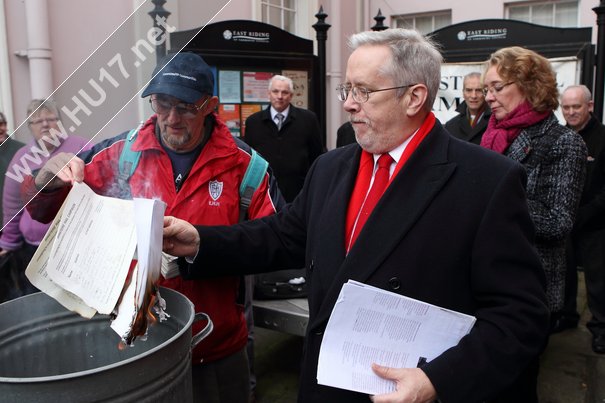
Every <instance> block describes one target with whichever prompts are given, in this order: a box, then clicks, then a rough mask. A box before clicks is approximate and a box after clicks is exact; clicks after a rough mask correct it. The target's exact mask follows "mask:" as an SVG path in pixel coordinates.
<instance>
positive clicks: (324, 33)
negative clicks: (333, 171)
mask: <svg viewBox="0 0 605 403" xmlns="http://www.w3.org/2000/svg"><path fill="white" fill-rule="evenodd" d="M327 16H328V14H326V13H324V9H323V7H322V6H320V7H319V11H318V12H317V14H315V18H317V23H315V24H313V28H315V31H316V32H317V58H318V64H319V66H318V75H319V77H318V82H319V97H318V99H319V105H318V106H317V117H318V119H319V126H320V127H321V136H322V139H323V143H324V146H326V139H327V137H326V121H327V119H326V114H327V110H326V41H327V40H328V29H330V26H331V25H330V24H327V23H326V17H327Z"/></svg>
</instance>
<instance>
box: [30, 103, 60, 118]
mask: <svg viewBox="0 0 605 403" xmlns="http://www.w3.org/2000/svg"><path fill="white" fill-rule="evenodd" d="M42 109H44V110H47V111H48V112H50V113H52V114H53V115H55V116H56V117H57V118H58V119H59V120H61V112H59V108H58V107H57V104H56V103H55V101H53V100H52V99H46V100H44V99H34V100H32V101H31V102H30V103H29V105H28V106H27V116H31V115H32V114H34V115H35V116H38V115H39V114H40V112H41V111H42Z"/></svg>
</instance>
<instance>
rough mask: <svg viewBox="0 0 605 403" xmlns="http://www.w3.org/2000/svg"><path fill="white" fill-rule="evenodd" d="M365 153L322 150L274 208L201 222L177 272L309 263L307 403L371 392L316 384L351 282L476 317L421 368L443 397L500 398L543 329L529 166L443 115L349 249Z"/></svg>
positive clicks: (359, 398)
mask: <svg viewBox="0 0 605 403" xmlns="http://www.w3.org/2000/svg"><path fill="white" fill-rule="evenodd" d="M360 153H361V148H360V147H359V146H358V145H357V144H352V145H349V146H346V147H342V148H337V149H335V150H333V151H330V152H329V153H327V154H325V155H323V156H321V157H320V158H318V160H317V161H316V163H315V164H314V165H313V167H312V168H311V170H310V171H309V174H308V175H307V180H306V182H305V186H304V188H303V190H302V192H301V194H300V195H299V196H298V197H297V198H296V200H295V201H294V202H293V203H292V204H290V205H288V206H286V208H285V209H284V210H282V211H281V212H280V213H278V214H277V215H275V216H272V217H267V218H263V219H261V220H256V221H251V222H249V223H245V224H243V225H238V226H234V227H200V228H199V232H200V236H201V247H200V251H199V254H198V256H197V258H196V260H195V262H194V263H193V264H192V265H186V264H183V265H182V266H181V273H182V275H183V276H184V277H185V278H187V277H192V276H193V277H195V276H205V275H220V274H223V275H224V274H226V273H228V272H233V273H240V272H260V271H263V270H267V269H268V268H273V269H277V268H285V267H300V265H301V264H303V263H304V264H305V265H306V267H307V271H308V281H309V285H310V292H309V325H308V327H307V337H306V338H305V353H304V358H303V363H302V375H301V383H300V388H301V389H300V394H299V401H300V402H313V403H315V402H331V403H333V402H343V403H345V402H346V403H350V402H364V403H365V402H367V401H368V397H367V395H363V394H359V393H353V392H350V391H346V390H341V389H336V388H330V387H325V386H320V385H317V381H316V373H317V372H316V370H317V360H318V356H319V349H320V346H321V341H322V337H323V332H324V329H325V327H326V324H327V321H328V319H329V317H330V313H331V311H332V308H333V306H334V304H335V302H336V299H337V297H338V294H339V292H340V289H341V287H342V284H343V283H345V282H346V281H348V280H349V279H354V280H357V281H361V282H364V283H368V284H371V285H373V286H376V287H380V288H383V289H386V290H390V291H393V292H396V293H399V294H402V295H406V296H409V297H412V298H416V299H419V300H422V301H426V302H429V303H431V304H435V305H438V306H441V307H445V308H449V309H454V310H457V311H460V312H464V313H467V314H471V315H475V316H476V317H477V323H476V324H475V326H474V328H473V330H472V331H471V333H470V334H469V335H467V336H466V337H464V338H463V340H462V341H461V342H460V343H459V345H458V346H456V347H454V348H451V349H450V350H448V351H446V352H444V353H443V354H442V355H441V356H439V357H437V358H436V359H434V360H433V361H431V362H429V363H428V364H426V365H425V366H423V370H424V371H425V372H426V374H427V375H428V377H429V378H430V380H431V382H432V383H433V385H434V386H435V388H436V390H437V392H438V394H439V397H440V399H442V401H443V402H464V403H468V402H476V401H481V400H484V399H489V398H492V397H495V396H497V395H498V393H499V392H500V391H501V390H502V389H503V388H506V387H507V386H508V385H510V384H511V383H512V382H513V380H514V379H515V378H516V377H517V375H518V374H519V373H520V371H521V370H523V368H524V367H525V366H526V364H527V362H528V361H529V360H530V359H531V358H534V357H536V356H537V355H538V354H539V352H540V351H541V349H542V347H543V345H544V342H545V339H546V336H547V332H548V309H547V308H546V302H545V301H546V297H545V293H544V273H543V271H542V267H541V265H540V261H539V259H538V256H537V254H536V251H535V249H534V247H533V244H532V242H533V232H534V230H533V225H532V222H531V219H530V217H529V214H528V209H527V203H526V199H525V191H524V185H525V174H524V170H523V168H522V167H521V166H520V165H518V164H517V163H515V162H513V161H511V160H510V159H508V158H505V157H503V156H501V155H498V154H496V153H494V152H492V151H489V150H485V149H482V148H480V147H477V146H475V145H472V144H468V143H466V142H462V141H460V140H457V139H454V138H453V137H451V136H450V135H449V134H448V133H447V132H446V131H445V130H444V129H443V128H442V126H441V124H439V122H436V123H435V127H434V128H433V130H432V131H431V132H430V133H429V134H428V135H427V137H426V138H425V139H424V140H423V142H422V143H421V144H420V145H419V147H418V149H417V150H416V152H415V153H414V154H413V155H412V156H411V157H410V159H409V160H408V162H407V164H406V165H405V166H404V168H403V169H402V170H401V171H400V172H399V174H398V175H397V177H396V178H394V180H393V181H392V183H391V185H390V186H389V188H388V189H387V190H386V192H385V193H384V195H383V197H382V198H381V200H380V201H379V202H378V204H377V206H376V208H375V209H374V211H373V212H372V214H371V215H370V217H369V218H368V221H367V223H366V225H365V226H364V228H363V229H362V231H361V233H360V234H359V237H358V238H357V242H356V243H355V245H354V246H353V247H352V249H351V251H350V253H349V254H348V255H347V256H345V239H344V238H345V235H344V232H345V217H346V210H347V204H348V201H349V199H350V196H351V192H352V190H353V185H354V183H355V177H356V173H357V168H358V164H359V159H360ZM183 262H184V261H183ZM181 263H182V262H181Z"/></svg>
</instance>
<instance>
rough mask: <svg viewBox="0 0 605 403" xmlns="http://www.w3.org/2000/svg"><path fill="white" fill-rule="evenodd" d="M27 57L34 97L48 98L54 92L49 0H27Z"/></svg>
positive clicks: (32, 95)
mask: <svg viewBox="0 0 605 403" xmlns="http://www.w3.org/2000/svg"><path fill="white" fill-rule="evenodd" d="M25 17H26V21H27V58H28V59H29V77H30V83H31V97H32V99H46V98H47V97H48V96H50V94H51V93H52V92H53V85H52V64H51V49H50V30H49V26H48V3H47V0H25Z"/></svg>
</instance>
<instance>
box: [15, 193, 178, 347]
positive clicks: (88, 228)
mask: <svg viewBox="0 0 605 403" xmlns="http://www.w3.org/2000/svg"><path fill="white" fill-rule="evenodd" d="M165 207H166V205H165V204H164V203H163V202H162V201H160V200H150V199H135V201H133V200H121V199H115V198H111V197H105V196H99V195H97V194H95V193H94V192H93V191H92V190H91V189H90V188H89V187H88V186H87V185H85V184H80V183H75V184H74V186H73V188H72V190H71V192H70V193H69V195H68V197H67V199H65V202H64V203H63V206H62V207H61V210H60V211H59V213H58V214H57V217H56V218H55V220H54V221H53V224H52V226H51V228H50V230H49V231H48V233H47V234H46V236H45V237H44V239H43V240H42V243H41V244H40V247H39V248H38V250H37V251H36V253H35V254H34V257H33V258H32V261H31V263H30V264H29V266H28V267H27V270H26V275H27V277H28V278H29V279H30V281H31V282H32V284H34V285H35V286H36V287H38V288H39V289H40V290H42V291H44V292H45V293H47V294H48V295H50V296H51V297H53V298H55V299H56V300H57V301H58V302H59V303H61V304H62V305H63V306H65V307H66V308H68V309H70V310H73V311H76V312H78V313H79V314H81V315H82V316H84V317H87V318H91V317H92V316H93V315H94V314H95V312H97V311H98V312H99V313H103V314H112V315H114V317H115V319H114V321H113V323H112V325H111V327H112V329H114V330H115V331H116V332H117V333H118V334H119V335H120V336H121V337H122V338H123V340H125V341H126V342H127V343H128V342H130V341H132V340H134V337H136V336H139V335H141V334H144V333H145V331H146V330H147V323H146V319H147V314H148V312H149V311H150V308H151V306H152V305H154V304H155V303H156V302H158V303H160V304H161V302H162V301H161V297H160V295H159V293H158V292H157V289H156V287H155V284H156V282H157V280H158V278H159V275H160V267H161V245H162V224H163V216H164V210H165ZM135 249H136V250H137V252H138V253H137V255H138V265H137V266H136V267H135V268H134V270H133V272H132V273H131V274H130V276H129V269H130V267H131V265H132V261H133V256H134V254H135ZM158 315H159V316H160V318H162V317H163V315H164V313H163V311H162V309H161V308H160V309H159V312H158ZM135 325H136V326H135ZM133 329H134V330H133Z"/></svg>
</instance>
